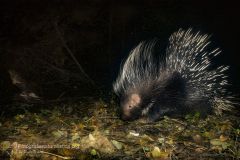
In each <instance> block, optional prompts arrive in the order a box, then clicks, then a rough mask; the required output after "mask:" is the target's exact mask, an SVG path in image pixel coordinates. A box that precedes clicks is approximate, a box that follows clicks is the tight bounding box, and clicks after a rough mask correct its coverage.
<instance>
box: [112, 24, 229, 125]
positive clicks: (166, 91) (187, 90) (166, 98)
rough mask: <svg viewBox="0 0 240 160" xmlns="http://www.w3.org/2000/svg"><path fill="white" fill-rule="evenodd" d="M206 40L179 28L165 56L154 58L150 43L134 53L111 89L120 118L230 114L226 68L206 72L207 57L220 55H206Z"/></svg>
mask: <svg viewBox="0 0 240 160" xmlns="http://www.w3.org/2000/svg"><path fill="white" fill-rule="evenodd" d="M208 39H209V36H208V35H206V34H205V35H202V34H200V33H199V32H197V33H192V30H191V29H188V30H187V31H184V30H182V29H180V30H179V31H178V32H175V33H173V34H172V35H171V36H170V38H169V45H168V47H167V49H166V54H165V55H164V56H162V55H160V54H158V55H155V54H154V48H155V46H156V43H157V41H155V40H154V41H145V42H142V43H140V44H139V45H138V46H137V47H136V48H134V49H133V50H132V51H131V52H130V54H129V56H128V58H127V59H126V61H125V62H124V65H123V66H122V68H121V70H120V73H119V76H118V78H117V80H116V81H115V82H114V84H113V88H114V92H115V93H116V94H117V95H118V96H119V99H120V113H121V118H122V119H123V120H134V119H139V118H146V119H147V120H149V121H156V120H159V119H160V118H162V117H163V116H165V115H167V116H179V115H184V114H187V113H193V112H200V113H201V115H203V116H204V115H207V114H209V113H212V112H214V113H216V114H221V113H222V111H224V110H232V108H233V105H232V101H231V99H233V96H231V93H229V92H228V91H227V89H226V88H227V86H228V81H227V75H226V74H225V72H226V71H227V70H228V68H229V67H228V66H219V67H217V68H215V69H210V65H211V62H210V57H215V56H217V55H218V54H219V53H220V50H219V49H218V48H217V49H214V50H210V51H209V50H207V49H206V48H207V46H208V45H209V43H210V41H209V40H208Z"/></svg>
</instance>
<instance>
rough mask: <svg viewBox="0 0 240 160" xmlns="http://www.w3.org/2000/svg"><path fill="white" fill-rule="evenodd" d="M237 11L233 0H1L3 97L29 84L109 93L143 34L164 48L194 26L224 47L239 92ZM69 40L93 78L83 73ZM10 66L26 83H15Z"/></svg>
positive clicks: (44, 93) (49, 92) (53, 91)
mask: <svg viewBox="0 0 240 160" xmlns="http://www.w3.org/2000/svg"><path fill="white" fill-rule="evenodd" d="M239 18H240V14H239V6H238V5H237V2H234V1H184V0H159V1H149V0H145V1H131V2H117V1H106V0H91V1H90V0H89V1H74V0H65V1H64V0H52V1H43V0H39V1H37V0H35V1H34V0H32V1H30V0H18V1H1V2H0V75H1V80H0V82H1V83H0V92H1V93H0V97H2V99H6V100H7V101H11V99H12V97H13V96H15V95H16V93H21V92H23V91H24V90H28V91H31V92H34V93H37V94H38V95H40V96H41V97H45V98H50V99H51V98H56V97H59V96H60V95H64V96H67V95H90V94H92V93H95V91H96V92H97V90H101V91H103V92H105V93H107V92H110V91H111V87H112V82H113V81H114V79H115V78H116V76H117V74H118V70H119V66H120V63H121V61H122V60H123V58H124V57H126V56H127V54H128V52H129V51H130V50H131V49H132V48H133V47H134V46H136V45H137V44H138V43H139V42H140V41H142V40H146V39H151V38H154V37H157V38H159V40H160V43H161V44H162V50H163V52H164V48H165V47H166V45H167V43H168V37H169V36H170V35H171V33H173V32H174V31H177V30H178V29H179V28H183V29H188V28H190V27H191V28H193V30H194V31H201V32H202V33H207V34H210V35H212V36H211V41H212V42H213V43H212V47H213V48H214V47H220V48H221V49H222V51H223V52H222V54H221V55H220V56H219V57H218V58H216V59H215V60H214V61H213V63H214V64H217V65H218V64H225V65H230V66H231V68H230V71H229V75H230V76H229V77H230V79H229V80H230V83H232V84H233V87H232V88H233V90H234V92H235V93H237V94H238V92H239V88H240V87H239V85H240V83H239V80H240V74H239V71H240V62H239V50H240V49H239V48H240V46H239V36H240V34H239V28H240V26H239ZM58 31H59V32H60V35H59V32H58ZM61 38H62V39H63V40H62V39H61ZM64 43H65V44H64ZM65 45H67V48H68V49H70V51H71V53H73V54H74V55H75V57H76V59H77V60H78V62H79V63H80V65H81V66H82V68H83V69H84V71H85V73H86V74H87V75H88V76H89V77H90V78H91V79H92V81H94V83H95V85H93V86H92V85H91V84H89V81H90V80H89V79H87V78H82V77H84V76H83V73H82V72H81V71H79V68H78V67H77V66H76V64H75V63H74V61H73V60H72V58H71V56H70V55H69V51H68V49H67V48H66V46H65ZM9 70H11V71H14V73H15V74H17V75H18V76H19V77H21V79H22V83H23V84H20V85H12V79H11V76H10V74H9ZM83 88H84V89H83ZM96 88H97V89H96ZM6 97H8V98H6ZM9 97H10V98H9Z"/></svg>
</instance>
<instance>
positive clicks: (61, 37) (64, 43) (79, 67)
mask: <svg viewBox="0 0 240 160" xmlns="http://www.w3.org/2000/svg"><path fill="white" fill-rule="evenodd" d="M54 28H55V30H56V32H57V35H58V37H59V38H60V40H61V42H62V45H63V46H64V48H65V49H66V50H67V52H68V54H69V55H70V56H71V58H72V59H73V61H74V62H75V63H76V65H77V66H78V69H79V70H80V72H81V73H82V74H83V75H84V77H85V78H86V79H88V80H89V81H90V83H91V84H93V85H95V83H94V81H93V80H92V79H91V78H90V77H89V76H88V75H87V74H86V72H85V71H84V69H83V68H82V66H81V65H80V63H79V62H78V60H77V59H76V57H75V56H74V54H73V53H72V51H71V50H70V48H69V47H68V46H67V43H66V42H65V40H64V38H63V36H62V33H61V32H60V30H59V28H58V24H57V22H55V23H54Z"/></svg>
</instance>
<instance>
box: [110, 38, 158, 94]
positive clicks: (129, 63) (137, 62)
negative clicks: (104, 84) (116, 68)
mask: <svg viewBox="0 0 240 160" xmlns="http://www.w3.org/2000/svg"><path fill="white" fill-rule="evenodd" d="M156 43H157V39H154V40H151V41H144V42H141V43H140V44H138V45H137V46H136V47H135V48H134V49H133V50H132V51H131V52H130V54H129V56H128V57H127V59H126V60H125V62H124V64H123V65H122V67H121V69H120V72H119V76H118V78H117V80H116V81H115V83H114V84H113V88H114V91H115V93H117V94H120V93H123V92H126V91H129V89H130V90H131V89H132V90H134V89H140V88H139V86H142V87H144V85H147V84H148V83H150V81H152V80H153V79H154V78H155V77H156V75H157V74H156V73H158V70H159V69H158V68H159V66H158V63H157V59H156V58H155V57H154V47H155V45H156ZM143 83H144V84H143Z"/></svg>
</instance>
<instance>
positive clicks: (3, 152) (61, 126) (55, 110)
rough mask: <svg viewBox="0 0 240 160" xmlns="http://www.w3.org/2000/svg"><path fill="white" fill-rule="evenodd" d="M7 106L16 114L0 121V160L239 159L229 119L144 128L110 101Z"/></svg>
mask: <svg viewBox="0 0 240 160" xmlns="http://www.w3.org/2000/svg"><path fill="white" fill-rule="evenodd" d="M13 106H14V107H15V108H18V110H19V108H21V111H20V112H19V113H17V112H16V114H15V112H13V113H12V116H8V117H6V116H1V118H0V146H1V148H0V159H12V160H22V159H24V160H25V159H50V160H58V159H59V160H60V159H80V160H83V159H124V160H127V159H157V160H168V159H189V160H192V159H200V160H201V159H240V120H239V117H236V116H233V115H222V116H214V115H209V116H208V117H207V118H206V119H201V118H200V117H199V114H198V113H196V114H194V115H187V116H186V117H185V118H182V119H172V118H169V117H164V118H163V120H161V121H159V122H154V123H147V122H143V121H141V120H139V121H133V122H124V121H122V120H120V119H119V118H118V116H117V114H116V106H117V105H116V103H115V102H114V101H111V102H108V103H106V102H104V101H103V100H97V101H95V100H88V101H83V102H77V103H74V104H72V103H69V104H58V105H53V106H48V107H39V108H37V111H36V110H35V111H34V110H32V109H31V108H32V107H34V105H26V104H18V105H17V104H15V105H12V106H11V107H13ZM11 107H10V108H11ZM46 108H48V109H46ZM49 108H50V109H49ZM11 110H12V109H11ZM3 115H4V114H3Z"/></svg>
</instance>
